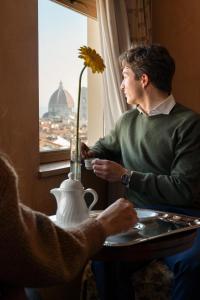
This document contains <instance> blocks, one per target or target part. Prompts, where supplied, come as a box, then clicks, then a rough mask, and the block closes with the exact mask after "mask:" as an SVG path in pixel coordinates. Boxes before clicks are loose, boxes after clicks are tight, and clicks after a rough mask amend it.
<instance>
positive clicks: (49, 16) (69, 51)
mask: <svg viewBox="0 0 200 300" xmlns="http://www.w3.org/2000/svg"><path fill="white" fill-rule="evenodd" d="M38 9H39V12H38V16H39V116H40V118H39V130H40V151H41V152H43V151H52V150H62V149H66V148H69V146H70V139H71V137H72V135H73V134H74V132H75V112H76V103H77V94H78V80H79V74H80V71H81V69H82V67H83V61H82V60H81V59H79V58H78V49H79V47H80V46H83V45H87V17H86V16H84V15H81V14H79V13H77V12H74V11H72V10H70V9H68V8H66V7H64V6H62V5H59V4H56V3H54V2H52V1H50V0H39V1H38ZM87 111H88V109H87V72H84V75H83V79H82V92H81V109H80V137H81V138H82V140H83V141H84V142H87V121H88V114H87Z"/></svg>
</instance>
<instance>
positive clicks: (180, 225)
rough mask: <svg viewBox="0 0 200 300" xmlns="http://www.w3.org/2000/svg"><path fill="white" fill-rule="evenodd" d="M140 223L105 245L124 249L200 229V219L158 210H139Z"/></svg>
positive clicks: (107, 241) (112, 238)
mask: <svg viewBox="0 0 200 300" xmlns="http://www.w3.org/2000/svg"><path fill="white" fill-rule="evenodd" d="M137 214H138V217H139V222H138V223H137V224H136V225H135V226H134V227H133V228H131V229H130V230H128V231H127V232H124V233H121V234H117V235H113V236H109V237H108V238H107V239H106V241H105V243H104V245H105V246H108V247H110V246H112V247H124V246H130V245H134V244H138V243H141V242H145V241H149V240H153V239H156V238H159V237H163V236H168V235H171V234H176V233H178V232H183V231H187V230H192V229H195V228H199V227H200V218H196V217H190V216H186V215H182V214H175V213H170V212H162V211H157V210H147V209H137Z"/></svg>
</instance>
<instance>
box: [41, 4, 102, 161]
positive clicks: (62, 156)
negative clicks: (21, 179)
mask: <svg viewBox="0 0 200 300" xmlns="http://www.w3.org/2000/svg"><path fill="white" fill-rule="evenodd" d="M50 1H52V2H55V3H57V4H60V5H63V6H65V7H67V8H69V9H72V10H74V11H76V12H79V13H81V14H84V15H86V16H87V17H88V18H91V19H93V20H94V19H95V20H96V1H95V0H82V2H85V3H86V6H84V8H85V7H86V8H89V7H90V10H88V11H87V14H86V12H85V11H84V10H83V6H80V7H78V6H77V5H76V4H75V3H76V2H74V3H72V4H71V3H65V2H66V1H64V0H50ZM77 4H78V3H77ZM94 10H95V14H94ZM87 24H88V26H90V27H94V26H92V25H91V24H90V22H89V21H88V22H87ZM88 34H89V39H88V40H89V43H90V46H93V47H95V48H96V47H97V48H100V46H99V45H96V41H95V42H94V45H91V30H88ZM99 39H100V38H99ZM88 72H89V74H88V75H89V76H88V106H89V107H88V116H90V115H91V110H92V115H94V114H97V116H99V113H98V112H97V113H94V104H92V107H91V105H90V104H89V102H90V98H91V91H90V90H89V89H90V88H89V86H90V84H92V85H95V86H96V83H95V80H96V79H95V78H94V76H91V74H90V71H88ZM98 80H99V79H98ZM100 85H101V84H100ZM96 88H98V89H99V85H98V86H96ZM100 97H101V96H100ZM95 104H96V103H95ZM100 107H101V108H100V109H102V111H103V108H102V106H101V105H100ZM102 116H103V113H102ZM94 119H95V117H94ZM100 119H101V124H100V126H101V127H102V128H101V129H98V134H96V135H95V134H94V125H93V124H90V125H89V124H88V132H89V131H90V130H91V131H92V137H91V139H89V136H88V140H89V144H93V142H94V141H95V138H96V136H97V135H98V137H99V136H101V135H102V133H103V117H102V118H100ZM93 122H94V121H92V123H93ZM88 123H89V120H88ZM90 123H91V122H90ZM89 128H90V129H89ZM38 149H39V145H38ZM39 160H40V164H41V165H42V164H49V163H55V162H61V161H69V160H70V149H58V150H46V151H45V150H44V151H40V150H39Z"/></svg>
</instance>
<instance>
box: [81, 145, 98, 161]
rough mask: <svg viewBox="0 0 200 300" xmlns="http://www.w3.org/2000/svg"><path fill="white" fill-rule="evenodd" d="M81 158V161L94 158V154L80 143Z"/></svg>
mask: <svg viewBox="0 0 200 300" xmlns="http://www.w3.org/2000/svg"><path fill="white" fill-rule="evenodd" d="M81 157H82V158H83V159H84V158H92V157H95V153H94V152H93V151H91V150H90V148H89V147H88V146H87V145H86V144H85V143H83V142H82V143H81Z"/></svg>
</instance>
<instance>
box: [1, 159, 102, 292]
mask: <svg viewBox="0 0 200 300" xmlns="http://www.w3.org/2000/svg"><path fill="white" fill-rule="evenodd" d="M104 239H105V232H104V230H103V228H102V226H101V225H100V224H99V223H98V221H95V220H87V221H85V222H84V223H82V224H81V225H80V226H79V227H78V228H76V229H73V230H69V231H65V230H63V229H61V228H59V227H58V226H56V225H55V224H54V223H53V222H51V221H50V220H49V218H48V217H47V216H46V215H44V214H42V213H39V212H35V211H33V210H31V209H30V208H28V207H26V206H25V205H23V204H22V203H19V193H18V185H17V176H16V174H15V171H14V170H13V168H12V167H11V166H10V164H9V163H8V162H7V161H6V160H5V159H4V158H2V157H1V156H0V243H1V244H0V285H4V284H9V285H20V286H34V287H42V286H47V285H53V284H58V283H64V282H66V281H69V280H71V279H72V278H73V277H74V276H75V275H77V273H78V272H79V271H80V270H81V268H82V267H83V266H84V265H85V263H86V262H87V260H88V259H89V257H90V256H92V255H93V254H94V253H95V252H96V251H98V250H99V249H100V248H101V245H102V243H103V241H104Z"/></svg>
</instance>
